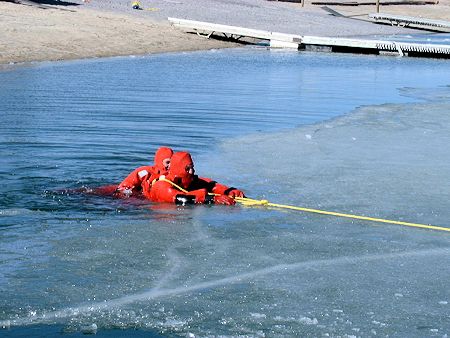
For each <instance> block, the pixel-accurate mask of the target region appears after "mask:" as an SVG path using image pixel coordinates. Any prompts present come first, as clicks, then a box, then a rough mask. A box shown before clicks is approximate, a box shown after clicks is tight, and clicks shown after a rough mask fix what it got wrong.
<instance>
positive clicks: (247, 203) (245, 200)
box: [159, 177, 450, 232]
mask: <svg viewBox="0 0 450 338" xmlns="http://www.w3.org/2000/svg"><path fill="white" fill-rule="evenodd" d="M159 180H161V181H164V182H168V183H170V184H172V185H173V186H174V187H175V188H177V189H179V190H180V191H182V192H184V193H189V191H187V190H186V189H183V188H182V187H180V186H179V185H177V184H175V183H174V182H172V181H170V180H168V179H166V178H163V177H161V178H160V179H159ZM209 194H210V195H216V196H217V195H218V194H212V193H209ZM234 200H235V201H236V202H239V203H241V204H242V205H244V206H266V207H273V208H280V209H289V210H297V211H303V212H312V213H316V214H322V215H329V216H336V217H345V218H352V219H359V220H363V221H371V222H379V223H389V224H397V225H403V226H408V227H415V228H422V229H430V230H438V231H447V232H450V228H446V227H441V226H436V225H431V224H421V223H411V222H402V221H394V220H390V219H383V218H375V217H368V216H360V215H353V214H344V213H341V212H334V211H326V210H319V209H311V208H303V207H296V206H293V205H285V204H277V203H271V202H269V201H268V200H255V199H252V198H247V197H235V198H234Z"/></svg>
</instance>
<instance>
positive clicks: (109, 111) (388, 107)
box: [0, 51, 450, 337]
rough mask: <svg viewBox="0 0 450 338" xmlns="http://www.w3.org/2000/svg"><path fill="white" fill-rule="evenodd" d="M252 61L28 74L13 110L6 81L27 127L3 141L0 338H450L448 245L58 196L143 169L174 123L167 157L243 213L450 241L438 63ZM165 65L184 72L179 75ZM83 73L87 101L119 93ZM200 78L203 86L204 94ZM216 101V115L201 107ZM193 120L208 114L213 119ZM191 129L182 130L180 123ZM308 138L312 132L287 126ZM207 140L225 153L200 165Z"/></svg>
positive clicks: (194, 58)
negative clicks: (262, 203)
mask: <svg viewBox="0 0 450 338" xmlns="http://www.w3.org/2000/svg"><path fill="white" fill-rule="evenodd" d="M247 53H249V54H251V53H253V52H242V51H237V52H234V51H226V52H220V53H218V55H217V56H211V54H210V53H205V54H200V55H198V54H188V55H185V54H183V55H182V56H176V55H168V56H166V57H164V56H159V57H155V58H150V59H143V60H136V61H132V60H126V62H127V63H128V64H129V66H131V69H137V67H136V65H139V66H140V69H141V70H140V73H139V74H141V76H137V75H136V76H135V77H133V81H135V82H136V83H138V84H139V85H138V86H136V87H131V86H130V87H126V88H125V89H123V88H122V87H121V86H120V85H118V84H116V83H115V82H114V81H113V80H114V79H116V77H120V76H123V78H122V79H121V81H125V83H127V82H126V81H127V75H126V74H127V72H128V71H129V68H127V66H126V65H124V64H125V63H124V64H122V63H121V62H119V61H118V60H112V62H111V63H108V62H103V63H102V62H100V63H99V64H97V63H92V64H91V63H87V64H83V63H81V64H80V65H78V66H71V65H69V66H68V67H67V69H65V66H64V65H57V66H56V67H55V69H53V68H52V67H49V69H47V68H45V67H44V69H41V70H40V69H39V68H38V69H35V70H32V72H31V75H33V77H32V78H33V79H34V80H35V82H31V85H30V88H31V89H29V88H26V89H24V93H21V92H20V91H14V90H11V89H10V87H12V88H13V89H14V86H10V85H8V84H6V85H5V83H3V86H4V87H3V88H5V87H6V88H7V90H8V91H6V92H7V93H9V94H8V95H4V96H3V97H2V101H1V102H2V104H3V106H5V107H7V108H8V109H11V111H8V113H10V112H14V113H15V112H18V115H20V114H22V116H28V120H26V121H25V122H27V123H25V122H24V123H18V122H17V123H16V122H14V121H13V122H9V124H8V126H9V128H4V129H2V131H3V132H4V133H3V134H2V137H3V139H0V140H2V142H3V143H2V148H1V150H2V151H3V152H4V154H7V155H8V156H7V158H6V157H3V158H2V159H1V161H2V167H1V171H0V175H2V176H1V177H2V178H3V179H5V182H6V183H5V185H4V187H7V188H8V189H6V190H7V191H6V192H5V193H4V194H3V195H2V197H1V201H2V208H1V210H0V216H1V218H0V221H1V222H2V223H1V225H2V228H1V231H2V232H1V242H0V243H1V244H0V245H1V246H0V263H1V270H0V271H1V273H0V291H1V293H0V294H1V296H0V320H5V321H4V322H2V325H5V326H8V325H9V326H10V327H11V329H10V330H6V331H2V332H0V334H3V333H5V335H8V334H10V335H11V336H14V335H17V334H18V332H21V331H20V330H27V328H30V329H29V330H30V331H28V333H30V332H34V331H33V328H39V327H40V325H46V324H51V325H53V326H52V328H55V327H58V328H59V327H60V326H62V330H63V331H64V332H66V334H71V333H80V332H83V331H84V332H90V333H93V332H92V331H94V328H95V327H97V334H98V335H100V334H102V332H105V331H106V332H111V335H113V334H114V331H113V330H112V329H115V328H121V329H134V328H137V329H140V330H149V331H150V333H151V334H156V333H159V334H162V335H164V336H189V335H191V336H192V335H195V336H199V337H208V336H213V335H223V336H227V337H231V336H251V337H258V336H270V337H272V336H280V337H291V336H313V337H316V336H327V335H328V336H357V337H367V336H380V335H381V336H386V335H388V336H402V337H405V336H407V337H423V336H436V337H442V336H445V335H446V334H447V335H448V333H449V330H450V325H449V313H450V311H449V301H450V299H449V298H450V295H449V291H448V280H449V277H450V271H449V270H450V268H449V264H448V262H449V254H450V240H449V235H448V234H447V233H445V232H438V231H429V230H421V229H414V228H409V227H402V226H399V225H388V224H376V223H370V222H365V221H352V220H349V219H339V218H335V217H329V216H321V215H314V214H307V213H302V212H296V211H283V210H275V209H264V208H245V207H239V206H238V207H231V208H230V207H220V206H215V207H203V206H198V207H187V208H176V207H170V206H158V205H148V204H146V203H140V202H139V203H138V202H137V201H117V200H109V199H104V198H98V197H93V196H79V195H71V194H65V193H62V192H60V191H59V190H57V189H56V188H55V187H57V188H60V187H61V186H64V185H65V186H67V187H79V186H81V185H85V184H91V185H92V184H105V183H111V180H112V178H115V177H116V176H118V174H119V173H122V172H123V171H124V168H128V167H129V166H132V165H133V164H134V163H135V162H139V161H143V160H145V161H147V160H148V149H149V148H150V145H151V146H156V145H157V144H158V143H156V142H158V141H160V139H161V138H162V137H163V136H165V135H166V133H165V130H164V125H165V124H166V123H167V124H170V125H171V133H170V134H168V135H167V137H168V138H169V139H170V142H172V143H171V144H173V145H174V146H175V147H176V148H180V147H181V146H182V145H186V144H187V145H189V146H190V147H192V149H193V150H194V152H195V153H196V157H195V159H196V162H197V163H196V164H198V166H197V167H198V171H199V172H200V173H204V174H205V175H207V176H211V177H214V178H216V179H218V180H219V181H221V182H226V183H230V182H232V184H233V185H235V186H237V187H240V188H242V189H244V190H245V191H246V192H247V194H248V195H249V196H250V197H254V198H267V199H268V200H270V201H271V202H275V203H284V204H289V205H295V206H304V207H312V208H319V209H324V210H330V211H339V212H346V213H355V214H360V215H367V216H373V217H382V218H388V219H395V220H404V221H409V222H418V223H429V224H434V225H440V226H446V227H448V226H449V211H448V210H449V208H448V200H449V191H450V189H449V183H448V182H449V177H450V167H449V166H450V159H449V153H448V149H447V145H448V144H449V135H450V134H449V129H450V121H449V120H450V117H449V115H448V111H449V101H450V100H449V98H450V89H449V87H446V86H443V85H442V84H443V83H444V84H445V83H446V81H448V80H446V78H445V72H444V73H442V70H448V66H446V63H439V62H436V61H434V60H426V61H420V60H399V59H388V58H386V59H383V58H368V59H366V58H365V57H363V58H360V57H358V58H355V57H352V56H338V57H336V58H334V57H330V56H324V55H314V57H311V56H310V55H308V54H306V55H301V54H299V55H297V54H296V53H294V54H283V53H281V54H276V53H274V54H269V57H268V59H267V55H264V53H263V52H260V53H259V54H251V55H247ZM230 56H233V57H230ZM236 56H238V58H236ZM297 58H298V59H297ZM168 60H169V61H171V63H170V64H169V65H167V63H168V62H167V61H168ZM205 60H206V61H208V62H204V61H205ZM214 60H216V62H217V63H216V64H215V63H214ZM217 60H219V61H217ZM135 62H136V63H135ZM155 64H156V65H157V67H156V66H155ZM186 64H187V65H188V66H186ZM197 64H199V65H197ZM111 65H114V67H112V68H114V71H115V76H114V77H113V78H112V79H110V78H108V74H107V69H108V67H111ZM165 65H166V67H168V68H170V69H177V70H180V69H184V70H185V72H179V73H177V75H176V76H175V75H174V74H170V73H168V72H167V69H166V68H161V67H165ZM244 65H245V67H243V66H244ZM262 65H265V66H266V67H267V69H265V68H264V67H262ZM337 65H338V66H339V67H337ZM144 66H145V67H144ZM183 66H184V68H183ZM436 66H439V67H441V68H440V69H441V71H433V69H436ZM78 67H81V69H82V70H86V69H87V70H88V71H89V72H86V73H88V74H89V77H90V79H89V82H88V83H89V85H92V82H94V83H95V82H96V81H98V82H99V83H100V82H101V81H105V82H107V83H108V81H112V84H111V83H110V85H109V86H110V87H111V89H110V90H109V89H108V88H107V89H104V91H103V92H96V91H92V90H87V89H85V88H84V87H82V86H81V85H80V84H83V83H84V82H83V81H82V79H81V80H80V79H78V78H77V77H76V73H77V72H79V68H78ZM120 67H123V68H120ZM197 67H199V68H202V70H203V72H204V74H210V75H209V76H208V77H206V78H205V79H204V80H203V82H202V84H201V85H200V87H195V83H196V80H195V79H196V78H195V76H193V75H192V74H193V73H196V72H197V71H198V68H197ZM409 67H413V68H409ZM146 69H147V71H148V72H149V73H147V72H146ZM158 69H161V70H160V71H158ZM218 69H223V73H222V72H220V71H219V70H218ZM239 69H245V70H246V72H243V71H242V73H238V72H237V70H239ZM411 69H415V70H416V74H414V73H413V72H411ZM60 71H61V73H62V74H63V75H64V74H65V72H69V74H70V75H71V82H70V84H71V85H72V86H73V87H71V91H68V90H67V88H66V92H64V93H61V92H59V91H58V90H59V83H60V82H59V81H58V76H60V75H59V72H60ZM95 71H97V72H99V74H96V73H95ZM190 71H192V73H191V72H190ZM159 72H160V73H159ZM14 74H16V75H17V79H20V78H21V77H24V78H25V79H26V80H27V79H28V78H29V77H26V76H25V75H27V76H30V73H27V72H24V73H22V72H18V73H14ZM148 74H150V75H148ZM167 74H169V75H167ZM230 74H231V75H230ZM1 75H3V76H5V75H4V74H1ZM165 77H169V78H170V81H167V82H165V81H164V78H165ZM176 77H179V78H180V80H179V81H177V80H176V79H175V78H176ZM10 78H11V77H8V79H10ZM417 78H419V79H417ZM42 79H45V81H44V80H42ZM155 79H156V80H155ZM255 79H256V82H257V83H256V84H255V83H254V82H255ZM218 80H221V81H218ZM41 81H42V82H44V83H45V86H43V87H40V86H42V85H41ZM78 81H79V82H78ZM189 81H191V82H189ZM155 83H157V85H156V84H155ZM186 83H189V84H190V85H189V86H186V85H184V86H183V84H186ZM214 83H216V85H217V88H215V89H213V86H212V84H214ZM224 83H225V84H224ZM174 84H176V86H175V85H174ZM268 84H269V85H268ZM352 84H353V86H352ZM421 84H422V86H421ZM171 85H172V86H173V88H172V89H171V88H170V86H171ZM238 85H239V86H242V87H236V86H238ZM408 85H410V86H413V87H414V88H416V89H414V88H405V87H407V86H408ZM178 86H179V87H180V88H178ZM246 86H248V88H247V90H244V89H245V88H246ZM267 86H269V88H266V90H264V88H265V87H267ZM208 87H209V88H210V89H211V92H212V93H213V95H212V98H211V97H209V96H208V95H207V94H208V92H206V91H203V90H200V89H205V88H208ZM419 87H420V88H419ZM422 87H425V88H426V89H423V88H422ZM18 88H20V87H18ZM158 88H163V89H164V90H161V91H158ZM236 88H239V89H242V88H244V89H242V90H243V94H242V97H243V98H245V99H244V100H237V99H235V98H236V93H238V92H239V90H237V89H236ZM347 88H350V89H347ZM397 88H403V89H401V91H400V94H401V96H399V95H398V94H399V93H398V91H397ZM44 89H45V90H44ZM269 89H271V90H269ZM133 90H135V91H136V92H133ZM29 92H31V93H32V94H33V95H34V96H33V100H32V102H31V103H29V104H27V103H26V96H27V95H28V94H29ZM52 93H53V95H51V94H52ZM56 93H59V96H58V95H56ZM73 93H79V95H80V96H81V98H80V97H76V95H73ZM112 93H115V96H112ZM133 93H134V94H133ZM179 93H181V96H179V95H178V94H179ZM198 93H201V94H198ZM258 93H259V96H258ZM164 94H166V95H167V96H164ZM250 94H251V95H250ZM11 95H17V96H18V98H19V99H17V100H11V99H10V96H11ZM20 95H23V98H22V100H23V101H22V100H21V99H20V97H21V96H20ZM183 95H184V96H183ZM74 96H75V97H76V98H75V99H74V98H73V97H74ZM180 97H181V99H180ZM237 97H238V98H242V97H239V96H237ZM324 97H326V98H327V99H323V98H324ZM192 98H196V100H192ZM299 98H300V99H299ZM8 99H10V101H11V103H10V104H9V105H8V104H6V103H5V102H10V101H8ZM386 101H389V102H395V104H384V103H383V102H386ZM24 102H25V103H24ZM280 102H281V103H282V104H280ZM370 102H373V104H369V103H370ZM358 105H362V107H360V108H359V109H356V110H353V108H354V106H358ZM205 107H207V109H205ZM164 108H166V110H164ZM205 110H207V111H213V114H212V115H210V117H209V118H208V119H205V118H204V115H202V114H205ZM349 110H350V111H349ZM280 111H281V112H280ZM57 112H61V115H58V114H57ZM86 112H87V113H86ZM133 112H134V113H135V114H132V113H133ZM278 112H279V114H277V113H278ZM345 112H347V113H348V114H346V115H345V116H341V117H335V118H333V116H337V115H340V114H343V113H345ZM19 113H20V114H19ZM44 113H46V114H48V117H47V115H45V114H44ZM26 114H29V115H26ZM32 114H35V115H32ZM39 114H41V115H39ZM183 114H187V116H189V117H191V119H189V120H188V121H180V119H179V116H180V115H183ZM297 114H298V115H299V116H298V117H297V116H296V115H297ZM320 114H322V115H320ZM11 115H12V113H11ZM319 115H320V118H317V116H319ZM155 116H156V117H155ZM220 116H223V119H221V120H219V121H220V126H221V127H222V128H221V130H220V131H219V132H220V134H219V135H218V136H217V135H216V134H215V133H218V132H217V130H216V129H217V128H216V129H215V128H214V123H213V121H217V119H218V118H219V117H220ZM263 118H264V119H263ZM324 119H325V120H326V121H325V122H318V121H321V120H324ZM5 121H10V120H5ZM80 121H81V122H80ZM5 123H6V122H5ZM305 123H314V124H310V125H306V126H302V127H299V128H297V129H292V128H294V127H295V126H297V125H298V124H305ZM16 125H17V127H16ZM74 126H75V127H74ZM255 126H256V127H255ZM187 127H189V128H190V129H189V130H190V133H187V132H186V129H188V128H187ZM196 127H197V128H196ZM280 128H282V129H283V131H278V132H274V130H280ZM198 130H201V131H202V132H201V133H200V132H198ZM267 130H271V131H272V132H271V133H268V132H267ZM257 131H259V132H258V133H256V132H257ZM86 132H88V135H89V136H87V137H86V136H84V137H83V136H82V135H83V133H86ZM248 133H252V134H253V135H247V136H242V134H248ZM255 133H256V134H255ZM5 135H6V136H5ZM133 135H134V137H133ZM136 135H137V136H138V137H136ZM214 135H216V139H214ZM237 135H241V136H240V137H239V138H236V136H237ZM226 138H229V140H227V141H223V140H224V139H226ZM5 139H7V140H6V141H5ZM205 140H206V141H205ZM214 140H216V141H221V142H220V144H219V146H218V148H217V149H214V150H216V151H214V152H212V151H211V148H213V147H214ZM130 149H133V150H136V151H130ZM129 153H130V154H129ZM102 154H103V155H105V154H108V155H107V156H106V155H105V157H102V156H101V155H102ZM128 155H129V157H128ZM3 164H4V165H3ZM5 168H14V169H15V170H12V169H11V172H9V171H7V169H5ZM105 169H106V170H105ZM46 185H48V186H50V187H53V188H55V189H53V190H52V189H47V190H45V189H44V188H43V186H46ZM34 190H36V191H37V192H34V193H33V191H34ZM3 205H4V206H5V207H3ZM29 324H34V325H29ZM43 331H44V335H45V332H47V333H49V332H50V329H48V330H46V329H45V328H44V329H43ZM127 332H129V333H130V334H137V333H135V332H134V331H132V330H127Z"/></svg>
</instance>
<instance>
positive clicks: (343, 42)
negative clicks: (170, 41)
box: [168, 18, 450, 58]
mask: <svg viewBox="0 0 450 338" xmlns="http://www.w3.org/2000/svg"><path fill="white" fill-rule="evenodd" d="M168 20H169V22H170V23H171V24H172V25H173V26H174V27H178V28H180V29H184V30H189V31H193V32H196V33H197V34H199V35H202V36H206V37H208V38H209V37H211V36H213V35H218V36H222V37H225V38H227V39H230V40H234V41H238V42H239V41H240V40H242V39H244V38H246V39H248V38H251V39H255V40H257V41H261V40H262V41H268V42H269V44H270V47H272V48H295V49H299V50H320V51H322V50H325V51H330V52H347V53H362V54H395V55H400V56H420V57H440V58H450V45H441V44H423V43H408V42H396V41H390V40H370V39H349V38H337V37H335V38H333V37H319V36H306V35H295V34H285V33H277V32H270V31H263V30H256V29H249V28H244V27H237V26H227V25H219V24H214V23H209V22H202V21H193V20H185V19H177V18H168Z"/></svg>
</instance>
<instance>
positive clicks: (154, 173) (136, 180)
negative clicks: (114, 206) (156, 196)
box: [117, 147, 173, 197]
mask: <svg viewBox="0 0 450 338" xmlns="http://www.w3.org/2000/svg"><path fill="white" fill-rule="evenodd" d="M172 155H173V151H172V149H170V148H167V147H161V148H159V149H158V150H157V151H156V153H155V165H154V166H142V167H139V168H137V169H135V170H133V172H131V173H130V174H129V175H128V176H127V177H126V178H125V179H124V180H123V181H122V183H120V184H119V186H118V187H117V191H119V192H120V193H122V194H123V195H131V194H136V193H139V192H142V194H143V195H144V196H146V197H148V194H149V192H150V188H151V184H152V181H153V180H154V179H155V178H158V177H159V176H161V175H166V174H167V169H166V167H165V166H164V164H163V161H164V160H166V159H170V158H171V157H172Z"/></svg>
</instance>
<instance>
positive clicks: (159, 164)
mask: <svg viewBox="0 0 450 338" xmlns="http://www.w3.org/2000/svg"><path fill="white" fill-rule="evenodd" d="M172 155H173V151H172V149H170V148H167V147H161V148H159V149H158V150H157V151H156V153H155V167H156V169H158V170H159V172H166V171H167V170H166V168H165V167H164V164H163V161H164V160H165V159H166V158H171V157H172Z"/></svg>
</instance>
